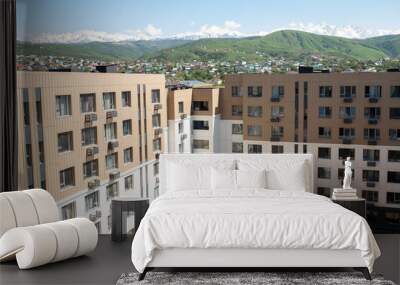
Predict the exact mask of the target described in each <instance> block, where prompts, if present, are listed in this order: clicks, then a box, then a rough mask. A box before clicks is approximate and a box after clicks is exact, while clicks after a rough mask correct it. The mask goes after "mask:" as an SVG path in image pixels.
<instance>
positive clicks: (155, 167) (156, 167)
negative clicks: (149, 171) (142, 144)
mask: <svg viewBox="0 0 400 285" xmlns="http://www.w3.org/2000/svg"><path fill="white" fill-rule="evenodd" d="M159 172H160V164H159V163H158V162H156V163H154V164H153V174H154V175H158V173H159Z"/></svg>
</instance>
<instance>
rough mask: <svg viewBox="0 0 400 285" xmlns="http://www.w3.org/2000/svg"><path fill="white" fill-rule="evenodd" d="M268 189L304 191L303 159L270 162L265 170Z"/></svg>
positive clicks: (304, 169)
mask: <svg viewBox="0 0 400 285" xmlns="http://www.w3.org/2000/svg"><path fill="white" fill-rule="evenodd" d="M267 181H268V184H267V185H268V189H274V190H289V191H306V188H307V185H306V184H307V181H306V167H305V162H304V160H302V161H296V160H289V159H288V160H280V161H279V163H276V164H274V163H271V164H269V166H268V171H267Z"/></svg>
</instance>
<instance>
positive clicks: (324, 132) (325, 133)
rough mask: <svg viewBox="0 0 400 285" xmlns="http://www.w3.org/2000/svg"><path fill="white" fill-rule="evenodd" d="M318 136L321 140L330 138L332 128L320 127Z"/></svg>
mask: <svg viewBox="0 0 400 285" xmlns="http://www.w3.org/2000/svg"><path fill="white" fill-rule="evenodd" d="M318 136H319V137H320V138H330V137H331V128H327V127H319V128H318Z"/></svg>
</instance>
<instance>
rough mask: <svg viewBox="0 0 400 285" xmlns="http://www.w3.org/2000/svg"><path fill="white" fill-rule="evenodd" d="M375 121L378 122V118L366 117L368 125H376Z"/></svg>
mask: <svg viewBox="0 0 400 285" xmlns="http://www.w3.org/2000/svg"><path fill="white" fill-rule="evenodd" d="M377 123H378V119H376V118H370V119H368V124H370V125H376V124H377Z"/></svg>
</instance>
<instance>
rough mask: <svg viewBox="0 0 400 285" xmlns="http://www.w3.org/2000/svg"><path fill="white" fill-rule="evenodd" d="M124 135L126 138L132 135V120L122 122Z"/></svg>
mask: <svg viewBox="0 0 400 285" xmlns="http://www.w3.org/2000/svg"><path fill="white" fill-rule="evenodd" d="M122 134H123V135H124V136H129V135H131V134H132V120H124V121H122Z"/></svg>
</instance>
